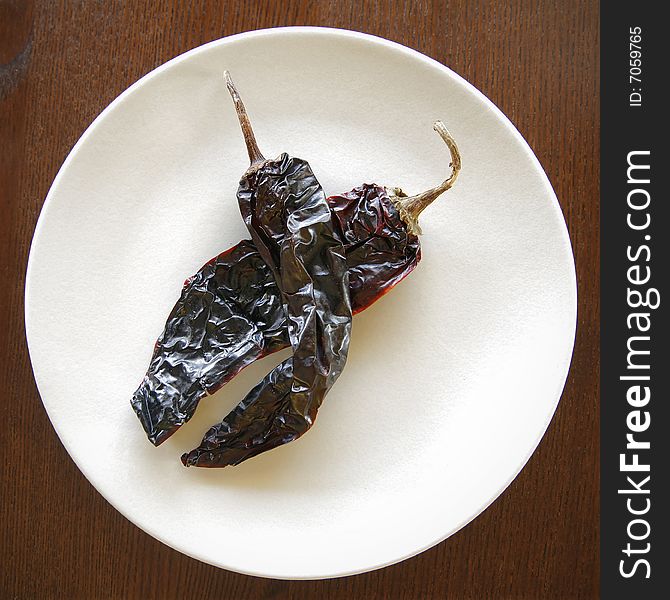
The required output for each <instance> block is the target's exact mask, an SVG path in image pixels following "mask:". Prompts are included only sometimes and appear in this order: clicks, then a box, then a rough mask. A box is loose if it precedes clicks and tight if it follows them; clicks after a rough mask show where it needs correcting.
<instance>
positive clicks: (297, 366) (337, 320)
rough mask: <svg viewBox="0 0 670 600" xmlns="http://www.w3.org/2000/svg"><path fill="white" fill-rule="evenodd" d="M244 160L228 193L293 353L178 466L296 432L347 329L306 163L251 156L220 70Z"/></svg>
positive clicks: (347, 306)
mask: <svg viewBox="0 0 670 600" xmlns="http://www.w3.org/2000/svg"><path fill="white" fill-rule="evenodd" d="M226 81H227V85H228V89H229V91H230V93H231V96H232V98H233V101H234V103H235V108H236V110H237V113H238V117H239V119H240V124H241V127H242V131H243V133H244V138H245V142H246V145H247V150H248V152H249V159H250V162H251V166H250V167H249V169H247V171H246V173H245V174H244V176H243V177H242V179H241V180H240V185H239V188H238V191H237V198H238V203H239V205H240V212H241V213H242V217H243V218H244V221H245V223H246V225H247V228H248V229H249V232H250V233H251V238H252V240H253V242H254V243H255V245H256V247H257V248H258V251H259V253H260V255H261V256H262V257H263V260H264V261H265V262H266V264H267V265H268V266H269V267H270V268H271V269H272V272H273V274H274V276H275V281H276V282H277V285H278V287H279V290H280V292H281V296H282V299H283V302H284V307H285V311H286V313H287V317H288V334H289V340H290V342H291V347H292V348H293V356H292V357H291V358H289V359H287V360H285V361H284V362H283V363H281V364H280V365H279V366H278V367H276V368H275V369H273V370H272V371H271V372H270V373H269V375H268V376H267V377H266V378H265V379H264V380H263V381H261V383H260V384H258V385H257V386H256V387H255V388H254V389H253V390H252V391H251V392H250V393H249V394H248V395H247V397H246V398H245V399H244V400H243V401H242V402H241V403H240V404H239V405H238V409H237V410H236V411H233V413H232V415H231V417H230V418H229V419H228V420H227V421H226V422H224V423H222V424H220V425H219V426H217V427H214V428H212V429H211V430H210V432H209V434H208V436H206V439H205V440H204V442H203V445H204V446H207V449H205V450H204V451H203V448H202V446H203V445H201V447H200V448H198V449H197V450H195V451H194V452H191V453H189V454H185V455H184V456H183V457H182V461H183V463H184V464H185V465H186V466H190V465H198V466H209V467H211V466H216V467H224V466H226V465H230V464H239V463H240V462H242V461H244V460H246V459H248V458H250V457H252V456H255V455H257V454H260V453H261V452H265V451H267V450H270V449H272V448H275V447H277V446H280V445H282V444H286V443H288V442H291V441H293V440H295V439H296V438H298V437H300V436H301V435H302V434H303V433H305V431H307V430H308V429H309V428H310V427H311V426H312V424H313V423H314V420H315V419H316V415H317V411H318V410H319V407H320V406H321V403H322V402H323V399H324V397H325V396H326V394H327V393H328V391H329V390H330V388H331V387H332V386H333V384H334V383H335V381H336V380H337V378H338V377H339V376H340V374H341V372H342V370H343V369H344V365H345V364H346V360H347V353H348V351H349V340H350V336H351V320H352V311H351V302H350V299H349V276H348V272H347V259H346V256H345V253H344V246H343V245H342V241H341V240H340V238H339V237H338V236H337V234H336V233H335V232H334V229H333V220H332V218H331V214H330V209H329V207H328V202H327V201H326V195H325V194H324V192H323V189H322V188H321V185H320V184H319V182H318V181H317V179H316V177H315V176H314V174H313V172H312V169H311V168H310V166H309V164H308V163H307V162H306V161H305V160H302V159H299V158H294V157H290V156H288V155H287V154H286V153H282V154H281V155H280V156H279V157H278V158H276V159H274V160H273V159H265V158H264V157H263V155H262V154H261V153H260V151H259V149H258V146H257V144H256V140H255V138H254V135H253V132H252V130H251V125H250V123H249V120H248V117H247V114H246V111H245V109H244V105H243V104H242V101H241V99H240V97H239V94H238V93H237V90H236V89H235V86H234V85H233V83H232V80H231V79H230V75H229V74H228V73H227V72H226Z"/></svg>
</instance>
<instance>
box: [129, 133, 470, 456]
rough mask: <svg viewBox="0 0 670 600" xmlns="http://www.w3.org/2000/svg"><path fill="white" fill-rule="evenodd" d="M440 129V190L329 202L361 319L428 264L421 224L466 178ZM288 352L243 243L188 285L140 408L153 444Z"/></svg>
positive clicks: (266, 276) (381, 191)
mask: <svg viewBox="0 0 670 600" xmlns="http://www.w3.org/2000/svg"><path fill="white" fill-rule="evenodd" d="M435 128H436V130H437V131H438V133H440V135H441V136H442V137H443V139H444V140H445V142H447V144H448V145H449V148H450V150H451V154H452V167H453V172H452V174H451V175H450V177H449V178H448V179H447V180H446V181H444V182H443V183H442V184H441V185H440V186H437V187H436V188H432V189H431V190H428V191H427V192H425V193H424V194H419V195H418V196H415V197H413V198H407V197H406V196H405V195H404V194H403V193H402V191H401V190H399V189H397V188H392V189H387V188H384V187H382V186H378V185H375V184H364V185H362V186H359V187H357V188H355V189H354V190H352V191H350V192H348V193H346V194H342V195H339V196H331V197H330V198H328V203H329V206H330V210H331V215H332V218H333V222H334V224H335V226H336V228H337V230H338V233H339V234H340V238H341V239H342V240H343V242H344V247H345V253H346V257H347V267H348V271H349V289H350V295H351V305H352V309H353V312H354V314H355V313H357V312H360V311H361V310H363V309H365V308H367V307H368V306H369V305H370V304H372V303H373V302H375V301H376V300H378V299H379V298H380V297H381V296H382V295H384V294H385V293H386V292H387V291H389V290H390V289H391V288H392V287H393V286H394V285H396V284H397V283H398V282H399V281H401V280H402V279H403V278H404V277H406V276H407V275H408V274H409V273H411V272H412V271H413V270H414V268H415V267H416V265H417V264H418V262H419V260H420V258H421V249H420V245H419V240H418V237H417V235H416V231H417V220H418V216H419V214H420V213H421V211H422V210H423V209H424V208H425V207H426V206H427V205H428V204H429V203H430V202H431V201H432V200H434V199H435V198H436V197H437V196H438V195H440V194H441V193H443V192H444V191H446V190H447V189H449V187H451V185H453V183H454V181H455V179H456V176H457V175H458V171H459V169H460V156H459V153H458V149H457V148H456V146H455V144H454V142H453V140H452V139H451V137H450V136H449V134H448V133H447V132H446V129H445V128H444V126H442V125H441V124H439V123H436V125H435ZM401 213H402V215H403V216H401ZM288 345H289V341H288V332H287V323H286V314H285V312H284V311H283V308H282V302H281V297H280V293H279V289H278V288H277V286H276V283H275V281H274V277H273V275H272V272H271V271H270V269H269V268H268V267H267V265H266V264H265V262H264V261H263V260H262V259H261V257H260V255H259V253H258V251H257V250H256V248H255V246H254V245H253V243H252V242H251V241H249V240H243V241H242V242H240V243H239V244H237V245H236V246H234V247H233V248H230V249H229V250H226V251H225V252H222V253H221V254H219V255H218V256H216V257H215V258H213V259H212V260H210V261H209V262H207V263H206V264H205V265H204V266H203V267H202V268H201V269H200V270H199V271H198V272H197V273H196V274H195V275H193V276H192V277H190V278H189V279H188V280H187V281H186V283H185V284H184V288H183V290H182V293H181V297H180V299H179V300H178V302H177V304H176V305H175V307H174V308H173V309H172V311H171V313H170V315H169V317H168V319H167V322H166V325H165V329H164V331H163V333H162V334H161V336H160V338H159V339H158V341H157V343H156V346H155V348H154V353H153V356H152V359H151V363H150V366H149V369H148V371H147V374H146V375H145V377H144V379H143V380H142V383H141V384H140V386H139V387H138V389H137V391H136V392H135V394H134V396H133V399H132V406H133V408H134V410H135V412H136V413H137V416H138V418H139V419H140V421H141V423H142V425H143V427H144V429H145V431H146V433H147V436H148V437H149V439H150V440H151V441H152V443H154V444H156V445H158V444H160V443H162V442H163V441H165V440H166V439H167V438H168V437H170V435H172V434H173V433H174V432H175V431H176V430H177V429H178V428H179V427H180V426H181V425H183V424H184V423H186V422H187V421H188V420H189V419H190V418H191V417H192V416H193V413H194V412H195V410H196V408H197V406H198V403H199V401H200V400H201V399H202V398H203V397H204V396H206V395H207V394H212V393H214V392H215V391H216V390H218V389H219V388H221V387H222V386H223V385H224V384H225V383H227V382H228V381H230V380H231V379H232V378H233V377H234V376H235V375H237V373H239V371H240V370H241V369H242V368H244V367H245V366H247V365H248V364H251V363H252V362H254V361H255V360H257V359H259V358H262V357H263V356H266V355H267V354H270V353H272V352H275V351H277V350H280V349H282V348H285V347H287V346H288ZM227 418H228V417H227Z"/></svg>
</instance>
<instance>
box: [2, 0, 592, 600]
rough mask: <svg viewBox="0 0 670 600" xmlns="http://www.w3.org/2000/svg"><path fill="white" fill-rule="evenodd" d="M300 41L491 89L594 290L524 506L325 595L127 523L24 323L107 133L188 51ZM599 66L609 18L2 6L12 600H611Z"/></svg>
mask: <svg viewBox="0 0 670 600" xmlns="http://www.w3.org/2000/svg"><path fill="white" fill-rule="evenodd" d="M282 25H323V26H331V27H343V28H347V29H355V30H359V31H364V32H369V33H372V34H375V35H379V36H382V37H385V38H388V39H391V40H395V41H397V42H400V43H402V44H405V45H407V46H410V47H411V48H415V49H417V50H419V51H420V52H423V53H425V54H427V55H428V56H431V57H433V58H435V59H437V60H438V61H440V62H442V63H444V64H446V65H448V66H450V67H451V68H452V69H454V70H455V71H456V72H458V73H459V74H461V75H462V76H463V77H465V78H466V79H467V80H468V81H470V82H471V83H473V84H474V85H475V86H476V87H478V88H479V89H480V90H482V91H483V92H484V93H485V94H486V95H487V96H488V97H489V98H491V99H492V100H493V102H495V103H496V104H497V105H498V106H499V107H500V108H501V109H502V110H503V112H504V113H505V114H507V115H508V116H509V118H510V119H511V120H512V122H513V123H514V124H515V125H516V126H517V127H518V129H519V130H520V131H521V133H522V134H523V136H524V137H525V138H526V139H527V140H528V142H529V143H530V145H531V147H532V148H533V149H534V151H535V153H536V154H537V156H538V158H539V160H540V162H541V163H542V165H543V166H544V168H545V170H546V171H547V173H548V175H549V179H550V180H551V182H552V184H553V185H554V188H555V190H556V193H557V195H558V198H559V200H560V203H561V206H562V208H563V212H564V214H565V217H566V220H567V222H568V226H569V230H570V236H571V239H572V244H573V248H574V252H575V258H576V261H577V275H578V284H579V317H578V318H579V323H578V329H577V341H576V346H575V353H574V357H573V361H572V367H571V370H570V375H569V377H568V381H567V385H566V388H565V391H564V393H563V398H562V401H561V403H560V405H559V407H558V411H557V412H556V416H555V417H554V419H553V421H552V423H551V425H550V427H549V430H548V431H547V434H546V436H545V437H544V439H543V440H542V442H541V444H540V446H539V448H538V449H537V451H536V452H535V454H534V455H533V457H532V458H531V460H530V461H529V463H528V465H527V466H526V467H525V468H524V469H523V471H522V472H521V474H520V475H519V476H518V477H517V478H516V480H515V481H514V482H513V483H512V485H511V486H510V487H509V489H507V491H505V493H504V494H503V495H502V496H501V497H500V498H499V499H498V500H497V501H496V502H495V503H494V504H493V505H492V506H491V507H490V508H488V509H487V510H486V511H485V512H484V513H483V514H482V515H481V516H479V517H478V518H477V519H475V521H473V522H472V523H471V524H470V525H468V526H467V527H465V528H464V529H463V530H461V531H460V532H458V533H457V534H456V535H454V536H452V537H451V538H450V539H448V540H446V541H444V542H442V543H441V544H439V545H438V546H436V547H434V548H432V549H431V550H428V551H427V552H424V553H423V554H421V555H419V556H417V557H415V558H413V559H410V560H408V561H405V562H403V563H401V564H398V565H395V566H391V567H388V568H386V569H382V570H379V571H376V572H372V573H367V574H363V575H358V576H354V577H348V578H343V579H335V580H325V581H313V582H301V581H293V582H290V581H278V580H266V579H259V578H254V577H248V576H244V575H239V574H236V573H231V572H227V571H224V570H220V569H216V568H214V567H211V566H209V565H206V564H202V563H200V562H198V561H195V560H193V559H190V558H187V557H186V556H183V555H181V554H180V553H178V552H176V551H174V550H172V549H170V548H168V547H166V546H164V545H163V544H161V543H159V542H158V541H156V540H154V539H153V538H151V537H149V536H148V535H146V534H145V533H143V532H142V531H140V530H139V529H138V528H137V527H135V526H134V525H132V524H131V523H130V522H128V521H127V520H126V519H125V518H124V517H122V516H121V515H120V514H119V513H117V512H116V511H115V510H114V509H113V508H112V507H111V506H110V505H109V504H108V503H107V502H106V501H105V500H104V499H103V498H102V497H101V496H100V495H99V494H98V493H97V492H96V491H95V490H94V489H93V487H92V486H91V485H90V484H89V483H88V482H87V480H86V479H85V478H84V476H83V475H82V474H81V473H80V472H79V471H78V469H77V468H76V466H75V465H74V463H73V462H72V460H71V459H70V458H69V456H68V455H67V453H66V452H65V450H64V449H63V447H62V446H61V444H60V442H59V440H58V438H57V436H56V433H55V432H54V430H53V429H52V427H51V425H50V423H49V420H48V418H47V415H46V413H45V411H44V409H43V407H42V404H41V402H40V399H39V396H38V393H37V389H36V387H35V383H34V381H33V377H32V372H31V367H30V361H29V358H28V352H27V349H26V343H25V334H24V323H23V286H24V276H25V268H26V261H27V258H28V252H29V248H30V241H31V237H32V233H33V229H34V227H35V223H36V221H37V217H38V215H39V211H40V208H41V206H42V203H43V201H44V198H45V196H46V193H47V191H48V189H49V186H50V184H51V182H52V180H53V178H54V176H55V174H56V172H57V170H58V168H59V167H60V165H61V163H62V161H63V160H64V159H65V157H66V156H67V154H68V152H69V150H70V149H71V148H72V146H73V144H74V143H75V142H76V141H77V139H78V137H79V136H80V134H81V133H82V132H83V131H84V129H85V128H86V127H87V126H88V125H89V123H90V122H91V121H92V120H93V118H94V117H95V116H96V115H97V114H98V113H99V112H100V111H101V110H102V109H103V108H104V107H105V106H106V105H107V104H108V103H109V102H111V101H112V100H113V99H114V98H115V97H116V96H117V95H118V94H119V93H121V92H122V91H123V90H124V89H125V88H127V87H128V86H129V85H130V84H131V83H133V82H134V81H136V80H137V79H138V78H140V77H141V76H142V75H144V74H145V73H147V72H148V71H150V70H152V69H153V68H154V67H156V66H158V65H160V64H161V63H163V62H165V61H166V60H168V59H170V58H172V57H174V56H176V55H178V54H180V53H182V52H184V51H186V50H189V49H191V48H193V47H195V46H198V45H200V44H202V43H204V42H208V41H210V40H213V39H216V38H220V37H223V36H226V35H230V34H233V33H237V32H240V31H245V30H251V29H259V28H264V27H275V26H282ZM598 49H599V12H598V3H597V2H595V1H589V2H579V1H577V0H572V1H569V0H553V1H552V0H542V1H539V2H530V1H523V0H503V1H501V2H495V1H490V2H489V1H483V0H477V1H473V0H460V1H447V0H434V1H431V0H404V1H398V2H389V1H382V0H377V1H365V0H331V1H319V0H282V1H274V0H267V1H265V2H251V1H249V2H247V1H243V0H235V1H233V0H231V1H223V2H213V1H207V0H199V1H187V0H166V1H164V2H153V1H148V0H147V1H143V2H138V1H133V2H121V1H118V2H111V1H109V2H99V1H93V0H86V1H83V0H82V1H74V0H73V1H70V2H46V1H45V2H34V3H33V2H20V1H18V0H17V1H12V0H0V274H1V277H2V285H1V288H0V291H1V293H0V376H1V379H0V381H1V383H2V387H1V391H0V395H1V396H0V397H1V399H2V400H1V402H0V428H1V435H0V452H1V457H2V460H1V462H0V473H1V484H0V524H1V527H0V557H1V559H2V565H1V566H0V598H1V599H3V600H4V599H5V598H21V599H23V598H31V599H32V598H40V599H41V598H68V599H79V598H82V599H97V598H124V599H125V598H141V599H153V598H199V599H200V598H202V599H205V598H219V599H221V598H243V599H256V598H268V599H269V598H321V599H323V600H327V599H336V598H338V599H345V598H346V599H351V598H354V599H356V598H363V599H367V598H390V599H400V598H408V599H424V598H427V599H432V598H445V597H446V598H456V599H461V598H462V599H465V598H472V599H483V598H495V599H503V598H530V599H537V598H561V599H565V598H596V597H598V590H599V585H598V579H599V558H598V543H599V533H598V521H599V501H598V495H599V460H598V446H599V416H598V377H599V356H598V351H599V325H598V321H599V310H600V307H599V296H598V293H599V225H598V219H599V213H598V202H599V127H600V122H599V112H598V111H599V68H600V67H599V55H598ZM519 185H520V186H523V182H522V181H520V182H519ZM324 543H327V542H324Z"/></svg>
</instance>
